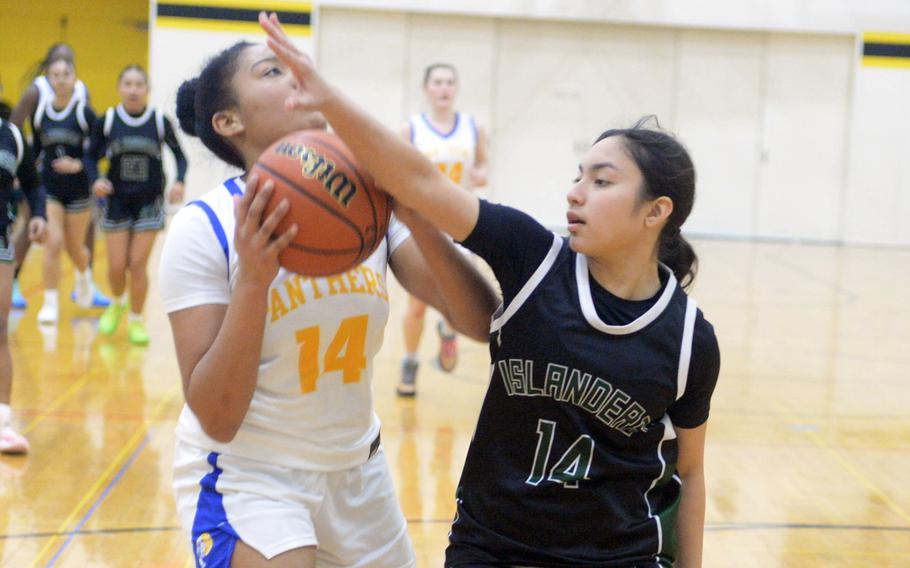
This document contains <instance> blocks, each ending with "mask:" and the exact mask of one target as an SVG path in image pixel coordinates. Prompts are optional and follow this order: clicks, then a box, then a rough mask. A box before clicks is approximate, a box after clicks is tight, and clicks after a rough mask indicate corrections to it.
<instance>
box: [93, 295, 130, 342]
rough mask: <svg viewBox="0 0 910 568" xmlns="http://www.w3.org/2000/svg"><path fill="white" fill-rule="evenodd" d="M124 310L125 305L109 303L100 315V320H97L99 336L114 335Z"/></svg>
mask: <svg viewBox="0 0 910 568" xmlns="http://www.w3.org/2000/svg"><path fill="white" fill-rule="evenodd" d="M125 310H126V304H121V303H119V302H111V305H110V306H108V307H107V309H106V310H104V313H103V314H101V319H100V320H98V333H100V334H101V335H114V332H115V331H117V326H118V325H120V318H121V317H123V312H124V311H125Z"/></svg>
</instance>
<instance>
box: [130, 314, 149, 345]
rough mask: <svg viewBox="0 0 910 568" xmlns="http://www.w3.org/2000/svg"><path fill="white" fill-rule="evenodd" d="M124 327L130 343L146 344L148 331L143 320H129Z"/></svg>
mask: <svg viewBox="0 0 910 568" xmlns="http://www.w3.org/2000/svg"><path fill="white" fill-rule="evenodd" d="M126 329H127V334H128V335H129V338H130V343H132V344H133V345H148V343H149V332H148V331H146V329H145V323H144V322H142V321H141V320H134V321H131V322H130V323H129V325H128V326H127V328H126Z"/></svg>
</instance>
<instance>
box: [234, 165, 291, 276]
mask: <svg viewBox="0 0 910 568" xmlns="http://www.w3.org/2000/svg"><path fill="white" fill-rule="evenodd" d="M274 189H275V187H274V184H273V183H272V181H271V180H267V181H265V182H264V183H262V184H260V183H259V177H258V176H257V175H256V174H251V175H250V176H249V178H248V179H247V181H246V191H244V193H243V197H235V198H234V216H235V218H236V219H237V224H236V226H235V228H234V247H235V248H236V249H237V256H238V258H239V275H238V280H239V281H240V280H242V281H244V282H249V283H251V284H255V285H259V286H262V287H263V288H268V286H269V284H271V283H272V280H274V279H275V275H276V274H278V254H279V253H280V252H281V251H282V250H284V248H285V247H286V246H288V244H289V243H290V242H291V241H292V240H293V239H294V236H295V235H296V234H297V224H296V223H294V224H293V225H291V226H290V227H289V228H288V229H287V230H286V231H284V232H283V233H281V234H276V232H275V229H276V227H278V223H279V222H280V221H281V219H282V217H284V215H285V214H286V213H287V212H288V208H289V205H288V200H287V199H282V200H281V202H280V203H279V204H278V206H277V207H276V208H275V209H274V210H273V211H272V212H271V213H269V214H268V215H265V218H263V215H264V214H265V207H266V204H267V203H268V201H269V198H270V197H271V196H272V192H273V191H274Z"/></svg>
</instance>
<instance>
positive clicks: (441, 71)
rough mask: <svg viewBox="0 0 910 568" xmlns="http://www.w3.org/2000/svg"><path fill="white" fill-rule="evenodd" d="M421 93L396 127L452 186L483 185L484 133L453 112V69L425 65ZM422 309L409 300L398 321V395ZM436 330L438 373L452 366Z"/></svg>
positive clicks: (411, 369) (415, 362)
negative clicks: (418, 103)
mask: <svg viewBox="0 0 910 568" xmlns="http://www.w3.org/2000/svg"><path fill="white" fill-rule="evenodd" d="M423 91H424V94H425V95H426V98H427V102H428V103H429V106H430V110H429V112H425V113H421V114H417V115H414V116H412V117H411V118H410V120H408V122H407V124H405V125H404V127H403V128H402V130H401V134H402V136H404V137H405V138H407V139H408V140H410V141H411V143H412V144H414V146H416V147H417V148H418V149H419V150H420V151H421V153H423V155H424V156H426V157H427V158H429V159H430V161H431V162H433V163H434V164H436V166H437V167H438V168H439V170H440V171H441V172H442V173H443V174H445V175H446V176H448V178H449V179H451V180H452V181H453V182H454V183H455V185H457V186H459V187H462V188H464V189H465V190H468V191H472V190H475V189H477V188H480V187H483V186H485V185H486V184H487V169H486V166H487V152H486V134H485V132H484V130H483V128H482V127H481V126H480V125H479V124H478V123H477V120H476V119H475V118H474V117H473V116H472V115H470V114H467V113H463V112H458V111H457V110H455V98H456V95H457V94H458V72H457V70H456V69H455V66H454V65H452V64H450V63H434V64H432V65H429V66H428V67H427V68H426V70H425V71H424V75H423ZM465 252H466V253H467V251H465ZM467 254H470V253H467ZM426 309H427V306H426V304H424V303H423V302H421V301H420V300H419V299H417V298H415V297H413V296H409V299H408V308H407V311H406V312H405V315H404V321H403V328H404V347H405V355H404V359H403V360H402V362H401V381H400V382H399V383H398V387H397V389H396V390H397V392H398V394H399V395H400V396H414V395H416V394H417V369H418V366H419V359H418V357H417V350H418V348H419V347H420V338H421V336H422V335H423V328H424V318H425V315H426ZM436 330H437V333H438V334H439V353H438V355H437V363H438V365H439V368H440V369H442V370H443V371H445V372H451V371H452V370H453V369H454V368H455V365H456V363H457V362H458V346H457V343H456V335H455V332H454V331H453V330H452V329H451V328H450V327H449V325H448V323H447V322H446V321H445V320H444V319H442V320H440V321H439V323H438V324H437V327H436Z"/></svg>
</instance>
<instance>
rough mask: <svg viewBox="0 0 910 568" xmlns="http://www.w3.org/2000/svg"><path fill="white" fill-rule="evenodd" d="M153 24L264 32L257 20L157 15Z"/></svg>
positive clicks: (297, 30) (304, 32)
mask: <svg viewBox="0 0 910 568" xmlns="http://www.w3.org/2000/svg"><path fill="white" fill-rule="evenodd" d="M155 25H156V26H158V27H162V28H177V29H183V30H210V31H220V32H238V33H265V32H263V31H262V28H261V27H260V26H259V24H258V23H257V22H230V21H227V20H203V19H200V18H170V17H162V16H158V17H157V18H156V19H155ZM281 27H283V28H284V30H285V31H286V32H287V33H289V34H291V35H299V36H309V35H312V33H313V30H312V28H311V26H298V25H294V24H281Z"/></svg>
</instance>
